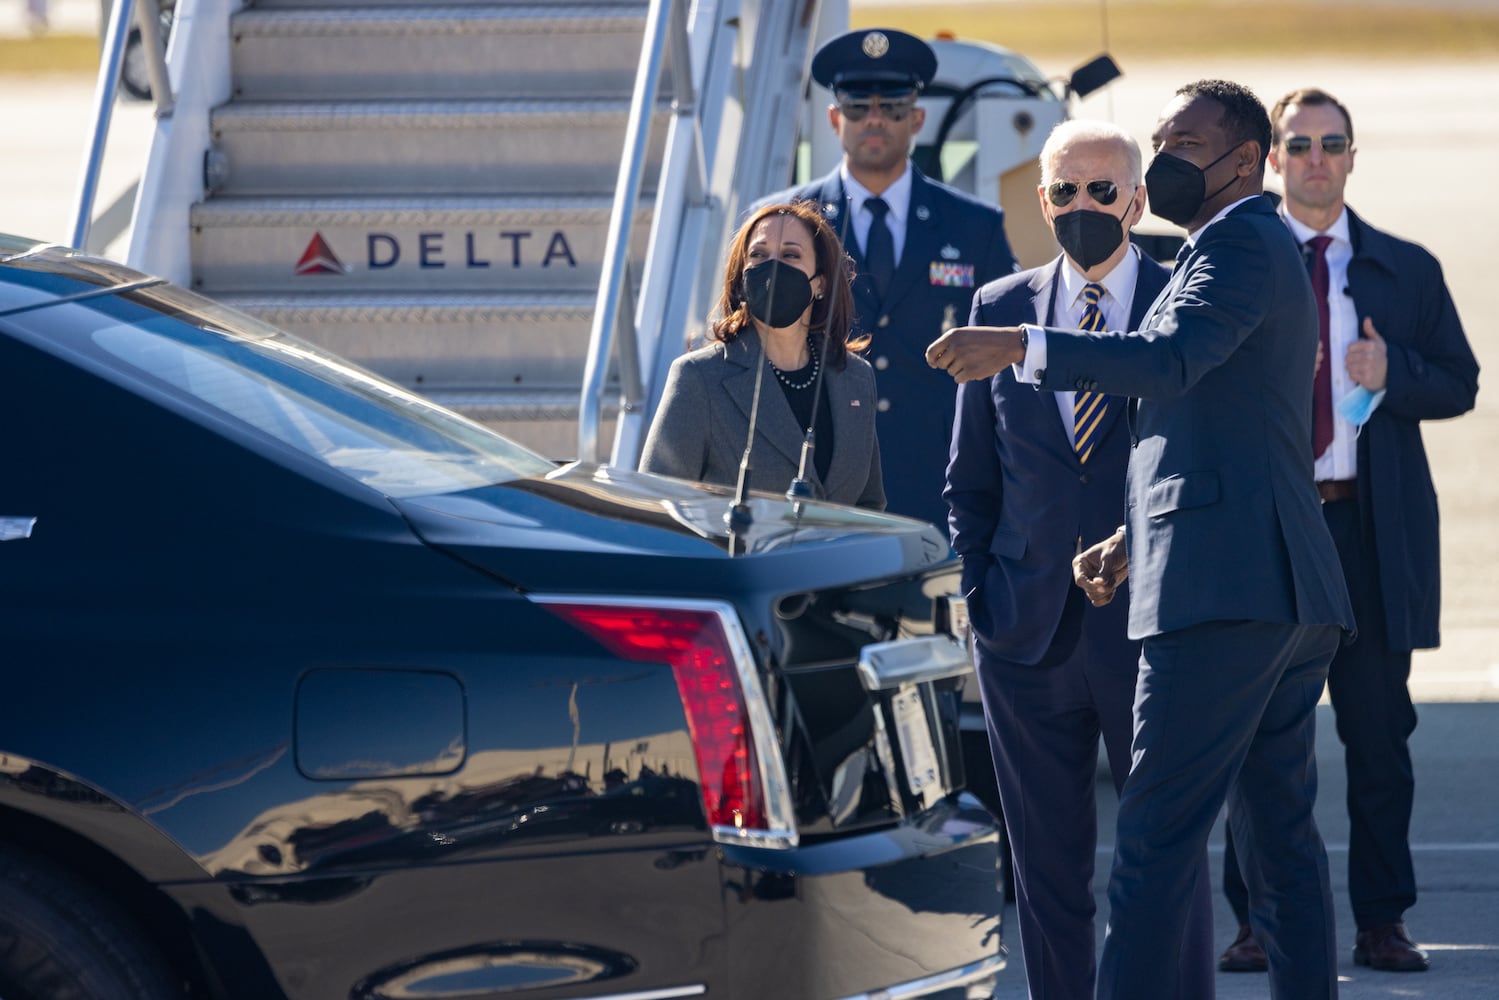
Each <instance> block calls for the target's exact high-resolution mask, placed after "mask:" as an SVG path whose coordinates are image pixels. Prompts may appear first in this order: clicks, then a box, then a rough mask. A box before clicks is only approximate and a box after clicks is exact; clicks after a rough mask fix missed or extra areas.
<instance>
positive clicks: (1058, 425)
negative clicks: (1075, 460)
mask: <svg viewBox="0 0 1499 1000" xmlns="http://www.w3.org/2000/svg"><path fill="white" fill-rule="evenodd" d="M1063 264H1064V260H1063V258H1061V257H1058V258H1057V259H1056V260H1055V261H1053V262H1052V265H1051V266H1050V267H1043V268H1039V269H1037V271H1036V273H1035V275H1034V276H1033V277H1032V278H1031V280H1030V287H1031V292H1032V293H1033V294H1032V296H1031V319H1030V322H1032V323H1036V324H1038V325H1040V326H1059V325H1065V324H1061V323H1059V322H1058V318H1057V310H1056V309H1055V308H1054V306H1055V304H1056V302H1057V298H1058V295H1059V293H1060V285H1061V281H1062V267H1063ZM1034 395H1035V398H1036V404H1037V405H1038V406H1040V407H1042V408H1043V409H1045V410H1047V411H1048V412H1049V414H1050V415H1049V417H1047V418H1046V419H1043V420H1041V421H1040V423H1039V424H1038V425H1037V426H1041V427H1050V428H1052V431H1051V436H1052V437H1053V441H1052V447H1053V448H1054V449H1056V451H1057V453H1058V454H1063V455H1072V456H1074V457H1075V456H1076V455H1077V452H1076V451H1075V450H1073V447H1072V428H1070V427H1068V426H1067V425H1066V423H1065V422H1064V421H1063V419H1062V408H1061V407H1059V406H1058V405H1057V394H1056V393H1054V392H1037V393H1035V394H1034ZM1110 409H1111V410H1112V409H1113V408H1112V407H1110Z"/></svg>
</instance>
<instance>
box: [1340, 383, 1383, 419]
mask: <svg viewBox="0 0 1499 1000" xmlns="http://www.w3.org/2000/svg"><path fill="white" fill-rule="evenodd" d="M1384 393H1385V391H1384V390H1383V389H1381V390H1379V391H1378V392H1370V391H1369V390H1368V389H1365V388H1364V387H1363V386H1361V385H1356V386H1354V387H1353V389H1352V390H1350V391H1349V393H1348V395H1346V396H1344V397H1343V398H1342V399H1340V400H1338V406H1337V410H1338V416H1340V417H1342V418H1343V419H1344V420H1346V421H1348V422H1349V423H1350V424H1352V425H1353V426H1355V427H1362V426H1364V424H1366V423H1368V421H1369V417H1370V416H1371V415H1373V413H1374V411H1375V410H1376V409H1377V408H1378V407H1379V404H1380V402H1381V401H1382V400H1383V399H1384Z"/></svg>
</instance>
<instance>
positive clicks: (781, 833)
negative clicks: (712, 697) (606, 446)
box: [531, 594, 800, 995]
mask: <svg viewBox="0 0 1499 1000" xmlns="http://www.w3.org/2000/svg"><path fill="white" fill-rule="evenodd" d="M531 600H533V601H536V602H537V603H538V604H598V605H608V606H613V607H644V608H671V609H676V610H681V611H707V612H710V613H712V614H714V615H716V616H717V617H718V621H719V624H720V625H722V626H723V633H724V638H725V639H726V640H727V641H728V644H729V651H730V652H731V653H732V654H733V657H734V671H735V673H736V674H737V675H738V677H739V690H740V691H741V692H742V693H743V694H744V707H745V710H746V711H747V712H748V713H749V723H750V739H752V740H753V741H754V747H755V759H756V760H757V761H758V763H759V765H760V785H761V787H762V788H764V789H765V819H766V824H767V827H768V828H767V829H764V830H742V829H738V828H736V827H726V826H714V827H712V833H713V839H714V840H716V841H718V842H719V843H722V844H743V845H745V846H749V847H773V848H779V849H782V850H785V849H789V848H792V847H795V846H797V844H798V843H799V842H800V834H798V833H797V829H796V814H795V813H794V812H793V811H792V807H791V782H790V780H789V779H788V778H787V777H786V761H785V759H784V758H783V757H782V756H781V748H780V745H779V744H778V743H777V742H776V732H777V730H776V725H775V722H774V720H773V719H771V717H770V701H769V699H767V698H766V697H765V688H764V686H763V685H762V684H761V683H760V672H759V669H758V668H757V667H756V665H755V658H754V655H753V653H751V651H750V645H749V640H748V639H747V638H745V635H744V627H743V626H742V625H741V624H740V623H739V614H738V612H736V611H735V610H734V607H733V605H731V604H728V603H726V602H724V601H704V600H701V599H695V598H686V597H684V598H680V599H678V598H670V597H600V596H597V595H589V594H533V595H531ZM683 995H686V994H683Z"/></svg>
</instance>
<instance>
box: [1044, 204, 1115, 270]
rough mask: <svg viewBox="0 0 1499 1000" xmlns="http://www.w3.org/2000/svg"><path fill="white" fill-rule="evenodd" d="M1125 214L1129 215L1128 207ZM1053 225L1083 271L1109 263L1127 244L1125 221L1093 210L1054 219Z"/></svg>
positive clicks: (1059, 241) (1081, 210)
mask: <svg viewBox="0 0 1499 1000" xmlns="http://www.w3.org/2000/svg"><path fill="white" fill-rule="evenodd" d="M1124 212H1125V214H1126V215H1128V214H1129V206H1128V205H1126V206H1125V209H1124ZM1051 226H1052V231H1053V232H1055V233H1056V234H1057V242H1058V243H1060V244H1061V245H1062V249H1063V250H1065V251H1066V252H1067V256H1068V257H1071V258H1072V260H1073V262H1074V263H1075V264H1077V266H1078V267H1080V268H1082V269H1083V270H1084V271H1086V270H1088V269H1089V268H1091V267H1093V266H1095V265H1097V264H1102V263H1103V262H1104V261H1106V260H1108V259H1109V255H1110V254H1112V253H1113V252H1114V251H1115V250H1118V249H1119V244H1121V243H1123V242H1124V219H1123V218H1118V219H1116V218H1114V217H1113V216H1112V215H1110V214H1109V213H1108V212H1098V211H1094V210H1093V209H1091V208H1080V209H1078V210H1077V211H1076V212H1068V213H1066V214H1065V215H1058V216H1054V217H1053V218H1052V220H1051Z"/></svg>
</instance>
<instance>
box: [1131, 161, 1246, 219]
mask: <svg viewBox="0 0 1499 1000" xmlns="http://www.w3.org/2000/svg"><path fill="white" fill-rule="evenodd" d="M1238 148H1239V147H1238V146H1237V145H1236V146H1232V147H1230V149H1229V150H1228V152H1227V153H1224V154H1223V156H1220V157H1218V159H1217V160H1214V161H1213V162H1212V163H1209V164H1208V165H1207V166H1206V167H1199V166H1198V165H1197V164H1195V163H1193V162H1192V161H1191V160H1184V159H1182V158H1181V157H1180V156H1172V155H1171V154H1170V153H1157V154H1156V157H1155V159H1153V160H1151V161H1150V169H1149V170H1147V171H1145V189H1146V190H1145V197H1146V198H1147V199H1149V201H1150V210H1151V211H1152V212H1154V213H1155V214H1156V215H1159V216H1160V217H1161V218H1163V219H1165V220H1166V221H1167V222H1174V223H1176V224H1177V225H1178V226H1185V225H1186V224H1187V223H1189V222H1191V221H1192V220H1193V219H1195V218H1197V213H1198V212H1199V211H1200V210H1201V209H1202V206H1203V203H1204V202H1206V201H1208V200H1209V199H1211V198H1216V197H1218V196H1219V195H1220V194H1222V193H1223V192H1224V191H1227V190H1228V186H1229V184H1232V183H1233V182H1234V181H1236V180H1238V179H1239V175H1238V174H1237V173H1236V174H1234V176H1233V177H1230V178H1229V180H1228V184H1225V185H1223V186H1222V187H1221V188H1219V189H1218V190H1216V191H1214V192H1213V193H1212V194H1204V193H1203V192H1204V191H1206V190H1207V171H1208V170H1210V169H1212V168H1213V167H1214V166H1216V165H1217V164H1218V162H1219V161H1220V160H1223V159H1224V158H1225V157H1227V156H1228V155H1229V153H1233V152H1237V151H1238Z"/></svg>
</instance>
